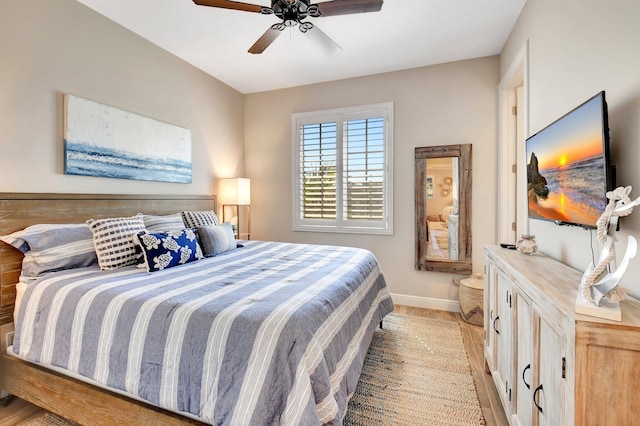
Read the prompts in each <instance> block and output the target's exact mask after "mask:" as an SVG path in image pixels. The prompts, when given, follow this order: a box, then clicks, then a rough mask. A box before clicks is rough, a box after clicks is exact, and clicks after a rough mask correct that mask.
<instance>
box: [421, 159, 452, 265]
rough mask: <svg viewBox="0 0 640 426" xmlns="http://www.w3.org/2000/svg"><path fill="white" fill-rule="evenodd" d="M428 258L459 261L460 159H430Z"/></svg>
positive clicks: (426, 203)
mask: <svg viewBox="0 0 640 426" xmlns="http://www.w3.org/2000/svg"><path fill="white" fill-rule="evenodd" d="M424 161H425V162H426V167H427V181H426V195H425V205H426V213H427V259H429V260H458V158H457V157H443V158H427V159H425V160H424Z"/></svg>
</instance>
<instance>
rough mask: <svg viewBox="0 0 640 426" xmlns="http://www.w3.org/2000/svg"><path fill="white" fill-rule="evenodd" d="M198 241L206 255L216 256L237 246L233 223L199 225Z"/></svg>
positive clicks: (197, 229)
mask: <svg viewBox="0 0 640 426" xmlns="http://www.w3.org/2000/svg"><path fill="white" fill-rule="evenodd" d="M196 231H197V232H198V241H199V242H200V247H202V253H203V254H204V255H205V257H210V256H215V255H217V254H220V253H224V252H225V251H229V250H233V249H235V248H237V244H236V239H235V237H234V236H233V228H232V227H231V223H229V222H225V223H223V224H221V225H216V226H198V227H197V228H196Z"/></svg>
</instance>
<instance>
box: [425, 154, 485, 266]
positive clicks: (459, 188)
mask: <svg viewBox="0 0 640 426" xmlns="http://www.w3.org/2000/svg"><path fill="white" fill-rule="evenodd" d="M414 158H415V205H416V250H415V252H416V263H415V267H416V269H418V270H421V271H439V272H453V273H460V274H470V273H471V271H472V260H471V245H472V244H471V172H472V165H471V144H461V145H439V146H428V147H418V148H416V149H415V155H414Z"/></svg>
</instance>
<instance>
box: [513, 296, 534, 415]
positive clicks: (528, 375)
mask: <svg viewBox="0 0 640 426" xmlns="http://www.w3.org/2000/svg"><path fill="white" fill-rule="evenodd" d="M512 291H513V308H514V317H515V318H514V323H515V334H516V358H515V364H516V377H515V380H516V385H515V397H514V398H515V413H514V414H513V416H512V421H511V423H512V424H514V425H523V426H524V425H530V424H532V422H533V390H534V389H533V388H532V386H531V385H532V384H533V308H532V303H531V299H529V297H527V296H526V295H525V294H524V293H523V292H522V291H520V290H519V289H518V288H517V287H514V288H513V289H512Z"/></svg>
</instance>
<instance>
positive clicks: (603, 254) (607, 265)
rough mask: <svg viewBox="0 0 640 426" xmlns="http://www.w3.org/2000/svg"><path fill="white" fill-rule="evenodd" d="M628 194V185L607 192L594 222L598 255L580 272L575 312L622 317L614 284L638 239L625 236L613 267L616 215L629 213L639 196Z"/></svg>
mask: <svg viewBox="0 0 640 426" xmlns="http://www.w3.org/2000/svg"><path fill="white" fill-rule="evenodd" d="M629 194H631V186H627V187H622V186H621V187H618V188H616V189H615V190H613V191H609V192H607V198H608V199H609V203H608V204H607V207H606V209H605V211H604V212H603V213H602V215H601V216H600V218H599V219H598V221H597V222H596V226H597V238H598V242H599V243H600V257H599V259H598V264H597V265H595V266H594V265H593V263H591V264H589V266H588V267H587V270H586V271H585V272H584V274H583V275H582V280H581V281H580V288H579V290H578V295H577V297H576V313H579V314H584V315H591V316H595V317H599V318H605V319H610V320H613V321H620V320H621V318H622V314H621V312H620V305H619V302H620V301H621V300H623V299H624V296H625V291H624V289H622V288H618V284H619V283H620V280H621V279H622V276H623V275H624V273H625V272H626V270H627V267H628V266H629V261H630V260H631V259H633V258H634V257H635V256H636V253H637V251H638V242H637V241H636V239H635V238H634V237H633V236H631V235H629V237H628V239H627V250H626V252H625V254H624V257H623V258H622V262H620V265H619V266H618V267H617V268H616V253H615V247H614V242H615V240H616V238H615V232H616V229H617V227H618V218H620V217H624V216H628V215H630V214H631V212H632V211H633V208H634V207H635V206H637V205H639V204H640V197H638V198H636V199H635V200H631V198H629Z"/></svg>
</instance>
